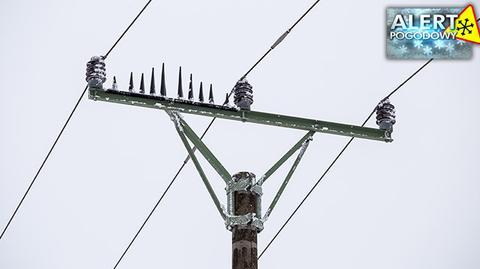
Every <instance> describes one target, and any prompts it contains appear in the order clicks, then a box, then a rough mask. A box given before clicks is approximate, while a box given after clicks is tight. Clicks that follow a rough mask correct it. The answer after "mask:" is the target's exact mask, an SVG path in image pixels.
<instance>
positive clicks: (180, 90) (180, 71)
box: [178, 66, 183, 98]
mask: <svg viewBox="0 0 480 269" xmlns="http://www.w3.org/2000/svg"><path fill="white" fill-rule="evenodd" d="M178 98H183V88H182V67H181V66H180V69H179V70H178Z"/></svg>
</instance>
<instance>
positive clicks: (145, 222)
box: [113, 120, 213, 269]
mask: <svg viewBox="0 0 480 269" xmlns="http://www.w3.org/2000/svg"><path fill="white" fill-rule="evenodd" d="M212 124H213V120H212V121H211V122H210V124H209V125H208V128H209V127H210V126H211V125H212ZM208 128H207V129H206V130H205V131H204V132H203V134H202V135H201V136H200V139H203V137H204V136H205V135H206V134H207V131H208ZM193 150H196V148H193ZM189 160H190V157H189V156H188V157H187V158H185V160H184V161H183V163H182V165H181V166H180V168H179V169H178V171H177V173H176V174H175V176H173V178H172V180H171V181H170V183H169V184H168V186H167V188H166V189H165V190H164V191H163V193H162V195H161V196H160V198H159V199H158V201H157V203H156V204H155V206H154V207H153V208H152V210H151V211H150V213H149V214H148V216H147V218H146V219H145V220H144V221H143V223H142V226H140V229H138V231H137V233H136V234H135V236H134V237H133V239H132V240H131V241H130V243H129V244H128V246H127V248H126V249H125V250H124V251H123V253H122V256H120V258H119V259H118V261H117V263H116V264H115V266H114V267H113V268H114V269H115V268H117V266H118V264H120V262H121V261H122V259H123V257H124V256H125V254H127V251H128V250H129V249H130V247H131V246H132V244H133V242H134V241H135V240H136V239H137V237H138V235H139V234H140V232H141V231H142V230H143V227H145V224H147V222H148V220H149V219H150V217H151V216H152V215H153V212H155V210H156V209H157V207H158V205H159V204H160V202H162V200H163V197H165V195H166V194H167V192H168V190H170V187H171V186H172V185H173V183H174V182H175V180H176V179H177V177H178V175H180V172H181V171H182V170H183V167H185V165H186V164H187V163H188V161H189Z"/></svg>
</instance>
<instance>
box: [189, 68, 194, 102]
mask: <svg viewBox="0 0 480 269" xmlns="http://www.w3.org/2000/svg"><path fill="white" fill-rule="evenodd" d="M188 100H190V101H193V78H192V74H190V83H189V84H188Z"/></svg>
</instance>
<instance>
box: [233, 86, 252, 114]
mask: <svg viewBox="0 0 480 269" xmlns="http://www.w3.org/2000/svg"><path fill="white" fill-rule="evenodd" d="M233 93H234V95H233V103H234V104H235V105H236V106H237V107H239V108H240V109H245V110H250V106H251V105H252V104H253V91H252V85H250V84H249V83H248V81H247V79H245V78H243V79H241V80H239V81H238V82H237V84H236V85H235V88H234V89H233Z"/></svg>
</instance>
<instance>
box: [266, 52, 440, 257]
mask: <svg viewBox="0 0 480 269" xmlns="http://www.w3.org/2000/svg"><path fill="white" fill-rule="evenodd" d="M432 61H433V58H432V59H430V60H428V61H427V62H426V63H425V64H423V65H422V66H421V67H420V68H419V69H417V71H415V72H414V73H413V74H412V75H410V76H409V77H408V78H407V79H406V80H404V81H403V82H402V83H401V84H400V85H398V86H397V88H395V89H394V90H393V91H392V92H390V93H389V94H388V95H387V96H386V97H385V98H383V100H385V99H387V98H389V97H391V96H392V95H393V94H395V93H396V92H397V91H398V90H399V89H400V88H402V87H403V85H405V84H406V83H407V82H408V81H409V80H410V79H412V78H413V77H414V76H416V75H417V74H418V73H419V72H420V71H422V69H423V68H425V67H426V66H427V65H429V64H430V63H431V62H432ZM374 113H375V109H373V110H372V112H370V115H368V117H367V118H366V119H365V121H364V122H363V123H362V127H364V126H365V124H367V122H368V121H369V120H370V118H371V117H372V116H373V114H374ZM353 139H354V137H352V138H350V139H349V140H348V142H347V144H345V146H344V147H343V148H342V150H340V152H339V153H338V155H337V156H336V157H335V159H333V161H332V162H331V163H330V165H329V166H328V167H327V169H326V170H325V172H323V174H322V176H320V178H319V179H318V180H317V182H315V184H314V185H313V187H312V188H311V189H310V191H309V192H308V193H307V195H305V197H304V198H303V199H302V201H301V202H300V203H299V204H298V206H297V207H296V208H295V210H294V211H293V213H292V214H290V216H289V217H288V218H287V220H286V221H285V222H284V223H283V225H282V226H281V227H280V229H279V230H278V232H277V233H276V234H275V236H273V238H272V239H271V240H270V242H269V243H268V244H267V246H266V247H265V248H264V249H263V251H262V252H261V253H260V255H259V256H258V259H260V258H261V257H262V256H263V254H264V253H265V251H267V249H268V248H269V247H270V246H271V245H272V243H273V242H274V241H275V239H276V238H277V237H278V235H279V234H280V233H281V232H282V231H283V229H284V228H285V226H286V225H287V224H288V223H289V222H290V220H291V219H292V218H293V216H294V215H295V214H296V213H297V211H298V210H299V209H300V207H301V206H302V205H303V203H304V202H305V201H306V200H307V199H308V197H309V196H310V194H312V192H313V191H314V190H315V188H316V187H317V186H318V184H319V183H320V181H322V179H323V178H324V177H325V175H326V174H327V173H328V172H329V171H330V169H331V168H332V167H333V165H334V164H335V163H336V162H337V160H338V159H339V158H340V156H342V154H343V153H344V152H345V150H346V149H347V148H348V147H349V146H350V144H351V143H352V141H353Z"/></svg>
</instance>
